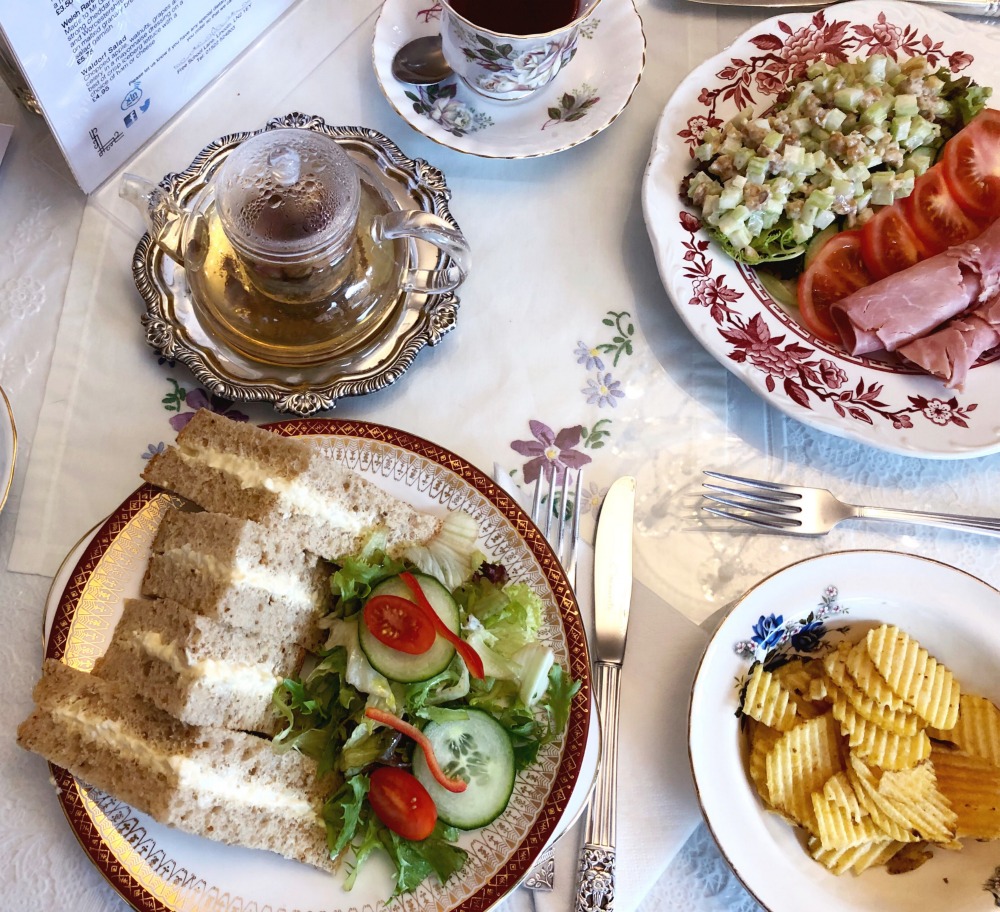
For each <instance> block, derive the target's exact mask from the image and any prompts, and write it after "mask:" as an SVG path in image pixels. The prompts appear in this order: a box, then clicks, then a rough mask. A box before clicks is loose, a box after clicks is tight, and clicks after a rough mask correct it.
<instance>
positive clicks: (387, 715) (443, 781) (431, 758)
mask: <svg viewBox="0 0 1000 912" xmlns="http://www.w3.org/2000/svg"><path fill="white" fill-rule="evenodd" d="M365 715H366V716H367V717H368V718H369V719H371V720H372V721H373V722H380V723H381V724H382V725H388V726H389V728H394V729H395V730H396V731H398V732H399V733H400V734H401V735H406V737H407V738H412V739H413V740H414V741H416V742H417V746H418V747H419V748H420V749H421V750H422V751H423V752H424V759H425V760H426V761H427V769H429V770H430V773H431V775H432V776H433V777H434V779H435V780H436V781H437V782H438V783H439V784H440V785H441V788H444V789H447V790H448V791H449V792H464V791H465V790H466V788H467V787H468V786H467V783H466V782H465V781H464V780H462V779H449V778H448V776H446V775H445V772H444V770H443V769H441V764H440V763H438V759H437V757H436V756H435V755H434V748H433V747H432V746H431V742H430V741H428V740H427V737H426V736H425V735H424V733H423V732H422V731H421V730H420V729H419V728H417V727H416V726H414V725H410V723H409V722H404V721H403V720H402V719H400V718H399V716H394V715H393V714H392V713H391V712H386V711H385V710H383V709H377V708H375V707H374V706H369V707H368V708H367V709H366V710H365Z"/></svg>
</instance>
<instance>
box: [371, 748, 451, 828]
mask: <svg viewBox="0 0 1000 912" xmlns="http://www.w3.org/2000/svg"><path fill="white" fill-rule="evenodd" d="M369 780H370V782H371V788H370V789H369V790H368V803H369V804H371V806H372V810H373V811H374V812H375V816H376V817H378V819H379V820H381V821H382V823H384V824H385V825H386V826H387V827H388V828H389V829H390V830H392V831H393V832H394V833H398V834H399V835H400V836H402V837H403V838H404V839H413V840H420V839H426V838H427V837H428V836H430V835H431V833H432V832H434V824H436V823H437V808H436V807H435V806H434V799H433V798H431V796H430V794H429V793H428V792H427V789H425V788H424V787H423V785H421V784H420V782H419V781H417V778H416V776H414V775H413V774H412V773H408V772H407V771H406V770H402V769H398V768H397V767H395V766H380V767H378V769H376V770H374V771H373V772H372V774H371V776H370V777H369Z"/></svg>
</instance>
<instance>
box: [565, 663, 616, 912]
mask: <svg viewBox="0 0 1000 912" xmlns="http://www.w3.org/2000/svg"><path fill="white" fill-rule="evenodd" d="M620 693H621V665H619V664H617V663H615V662H597V663H595V665H594V696H595V697H596V699H597V711H598V713H599V715H600V719H601V765H600V767H599V769H598V771H597V782H596V784H595V786H594V792H593V794H592V795H591V797H590V804H589V805H588V806H587V823H586V827H585V829H584V835H583V849H582V851H581V852H580V867H579V871H578V873H577V883H576V903H575V905H574V907H573V908H574V912H612V910H613V909H614V907H615V841H616V838H617V834H616V827H615V823H616V821H615V817H616V813H617V811H616V799H615V794H616V790H617V787H618V706H619V697H620Z"/></svg>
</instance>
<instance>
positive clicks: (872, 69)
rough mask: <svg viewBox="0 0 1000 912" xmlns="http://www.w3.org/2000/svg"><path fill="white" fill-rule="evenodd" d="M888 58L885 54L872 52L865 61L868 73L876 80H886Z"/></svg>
mask: <svg viewBox="0 0 1000 912" xmlns="http://www.w3.org/2000/svg"><path fill="white" fill-rule="evenodd" d="M887 62H888V60H887V58H886V56H885V54H872V56H871V57H869V58H868V59H867V60H866V61H865V69H866V71H867V73H866V75H867V76H869V77H871V78H872V79H873V80H875V81H876V82H883V81H884V80H885V73H886V64H887Z"/></svg>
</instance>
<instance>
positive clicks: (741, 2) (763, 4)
mask: <svg viewBox="0 0 1000 912" xmlns="http://www.w3.org/2000/svg"><path fill="white" fill-rule="evenodd" d="M691 2H692V3H702V4H705V5H706V6H744V7H747V8H751V7H752V8H755V9H786V10H788V12H790V13H794V12H795V10H796V9H813V8H815V7H817V6H831V5H833V4H831V3H830V2H829V0H797V2H796V0H691ZM912 2H914V3H916V4H918V5H919V6H929V7H931V8H932V9H936V10H940V11H941V12H944V13H954V14H955V15H958V16H983V17H990V16H1000V0H912Z"/></svg>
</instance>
